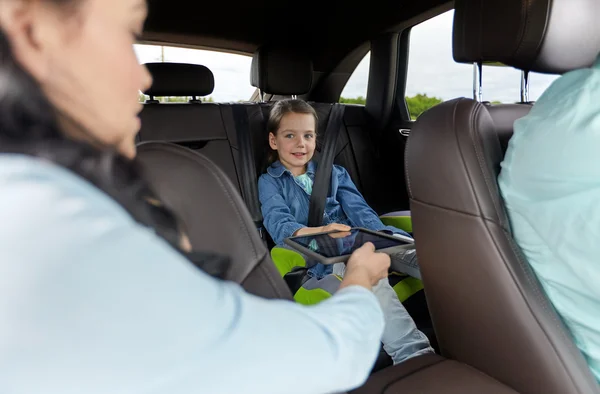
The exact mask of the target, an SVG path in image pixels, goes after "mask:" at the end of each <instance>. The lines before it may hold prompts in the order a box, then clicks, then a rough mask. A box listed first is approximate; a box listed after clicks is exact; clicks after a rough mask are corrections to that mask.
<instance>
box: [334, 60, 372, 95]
mask: <svg viewBox="0 0 600 394" xmlns="http://www.w3.org/2000/svg"><path fill="white" fill-rule="evenodd" d="M370 61H371V51H369V52H368V53H367V54H366V55H365V57H364V58H363V59H362V60H361V61H360V63H358V66H356V69H354V72H353V73H352V75H351V76H350V78H349V79H348V82H347V83H346V86H345V87H344V90H342V95H341V96H340V103H345V104H361V105H365V103H366V101H367V86H368V84H369V65H370Z"/></svg>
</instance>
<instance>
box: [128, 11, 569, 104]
mask: <svg viewBox="0 0 600 394" xmlns="http://www.w3.org/2000/svg"><path fill="white" fill-rule="evenodd" d="M453 15H454V11H453V10H451V11H448V12H446V13H444V14H442V15H439V16H437V17H435V18H432V19H430V20H428V21H425V22H423V23H421V24H420V25H417V26H415V27H413V29H412V31H411V40H410V55H409V68H408V77H407V86H406V95H407V96H414V95H416V94H419V93H421V94H427V95H428V96H435V97H439V98H441V99H443V100H450V99H453V98H456V97H460V96H464V97H472V95H473V66H472V65H468V64H458V63H455V62H454V60H453V59H452V18H453ZM135 50H136V53H137V55H138V59H139V61H140V62H141V63H149V62H157V61H161V56H162V50H161V47H160V46H152V45H136V46H135ZM251 60H252V59H251V58H250V57H249V56H244V55H238V54H231V53H223V52H215V51H205V50H197V49H186V48H175V47H164V61H167V62H179V63H192V64H202V65H204V66H206V67H208V68H209V69H210V70H211V71H212V72H213V73H214V75H215V91H214V92H213V94H212V97H213V99H214V100H215V101H217V102H218V101H237V100H248V99H249V98H250V96H251V95H252V93H253V92H254V88H253V87H252V86H251V85H250V64H251ZM368 72H369V54H367V55H366V56H365V58H364V59H363V60H362V61H361V62H360V63H359V65H358V67H357V68H356V70H355V71H354V73H353V74H352V76H351V77H350V79H349V80H348V83H347V85H346V87H345V88H344V91H343V92H342V97H347V98H352V97H358V96H363V97H364V96H366V92H367V80H368ZM556 78H557V76H554V75H543V74H536V73H533V74H531V75H530V95H529V98H530V100H537V99H538V98H539V96H540V95H541V94H542V93H543V92H544V90H545V89H546V88H547V87H548V86H549V85H550V83H552V81H554V80H555V79H556ZM520 84H521V73H520V71H518V70H515V69H513V68H510V67H491V66H486V67H484V70H483V99H484V100H488V101H495V100H497V101H501V102H505V103H510V102H517V101H519V100H520Z"/></svg>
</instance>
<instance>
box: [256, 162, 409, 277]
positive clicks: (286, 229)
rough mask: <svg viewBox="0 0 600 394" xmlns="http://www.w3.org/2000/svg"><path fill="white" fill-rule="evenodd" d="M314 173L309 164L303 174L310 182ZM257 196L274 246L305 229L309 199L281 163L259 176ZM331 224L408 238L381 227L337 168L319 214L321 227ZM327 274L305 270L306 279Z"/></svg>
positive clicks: (318, 267)
mask: <svg viewBox="0 0 600 394" xmlns="http://www.w3.org/2000/svg"><path fill="white" fill-rule="evenodd" d="M316 169H317V165H316V164H315V163H314V162H313V161H311V162H309V163H308V165H307V169H306V173H307V174H308V175H309V176H310V178H311V179H312V180H313V182H314V177H315V171H316ZM258 194H259V199H260V203H261V210H262V214H263V221H264V226H265V228H266V229H267V231H268V232H269V234H270V235H271V237H272V238H273V241H274V242H275V243H276V244H277V245H280V246H283V245H284V242H283V240H284V239H285V238H288V237H291V236H292V235H293V234H294V233H295V232H296V231H298V230H299V229H301V228H303V227H306V226H307V224H308V209H309V206H310V195H309V194H308V193H307V192H306V191H305V189H304V188H303V187H302V185H301V184H300V183H299V182H298V181H297V180H296V179H295V177H294V175H293V174H292V173H291V172H290V171H289V170H288V169H287V168H285V167H284V166H283V164H281V162H279V161H276V162H275V163H273V164H272V165H271V166H270V167H269V168H268V169H267V173H266V174H263V175H261V177H260V179H259V180H258ZM331 223H340V224H346V225H348V226H350V227H364V228H367V229H369V230H373V231H384V232H387V233H392V234H403V235H406V236H409V235H408V234H407V233H406V232H405V231H402V230H400V229H397V228H396V227H392V226H386V225H384V224H383V223H382V222H381V219H379V216H377V213H375V211H374V210H373V209H372V208H371V207H369V205H368V204H367V202H366V201H365V199H364V198H363V196H362V194H360V192H359V191H358V189H357V188H356V186H355V185H354V182H352V179H351V178H350V174H348V171H346V169H345V168H344V167H341V166H338V165H334V166H333V173H332V174H331V185H330V188H329V193H328V195H327V202H326V204H325V212H324V214H323V224H324V225H327V224H331ZM331 272H332V267H331V266H325V265H323V264H316V265H315V266H313V267H311V268H310V269H309V275H311V276H317V277H322V276H324V275H327V274H329V273H331Z"/></svg>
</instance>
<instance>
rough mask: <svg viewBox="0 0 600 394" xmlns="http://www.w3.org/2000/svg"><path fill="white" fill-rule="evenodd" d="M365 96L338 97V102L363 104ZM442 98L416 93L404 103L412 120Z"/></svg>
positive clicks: (438, 102)
mask: <svg viewBox="0 0 600 394" xmlns="http://www.w3.org/2000/svg"><path fill="white" fill-rule="evenodd" d="M366 101H367V100H366V98H365V97H363V96H358V97H355V98H348V97H340V103H343V104H361V105H365V103H366ZM442 101H443V100H442V99H440V98H438V97H429V96H427V95H426V94H417V95H416V96H413V97H407V98H406V105H408V112H409V113H410V116H411V118H412V119H413V120H415V119H417V118H418V117H419V115H421V114H422V113H423V112H425V111H427V110H428V109H429V108H431V107H433V106H435V105H438V104H440V103H441V102H442Z"/></svg>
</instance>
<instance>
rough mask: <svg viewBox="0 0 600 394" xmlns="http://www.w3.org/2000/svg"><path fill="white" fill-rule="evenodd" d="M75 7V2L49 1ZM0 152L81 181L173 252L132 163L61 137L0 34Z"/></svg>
mask: <svg viewBox="0 0 600 394" xmlns="http://www.w3.org/2000/svg"><path fill="white" fill-rule="evenodd" d="M51 1H53V2H54V3H55V4H57V5H61V6H62V5H75V4H76V3H78V2H80V1H81V0H51ZM0 153H20V154H25V155H29V156H34V157H39V158H43V159H45V160H49V161H52V162H54V163H55V164H57V165H60V166H62V167H65V168H68V169H69V170H71V171H72V172H74V173H76V174H78V175H79V176H81V177H82V178H85V179H86V180H88V181H89V182H91V183H92V184H94V185H95V186H96V187H98V188H99V189H100V190H102V191H104V192H105V193H106V194H108V195H109V196H110V197H112V198H113V199H115V200H116V201H117V202H118V203H119V204H121V205H122V206H123V207H124V208H125V209H126V210H127V211H128V212H129V213H130V214H131V216H132V217H133V218H134V219H135V220H136V221H138V222H139V223H141V224H143V225H145V226H148V227H152V228H154V230H155V231H156V232H157V233H158V234H159V235H161V236H162V237H163V238H165V239H166V240H167V241H169V242H170V243H171V244H172V245H173V246H175V247H177V248H179V245H180V244H179V242H180V232H179V228H178V221H177V219H176V217H175V216H174V215H173V213H172V212H171V211H170V210H168V209H167V208H165V207H164V206H162V205H161V204H151V203H148V201H156V200H157V198H156V196H155V194H154V193H153V191H152V190H151V188H150V187H149V185H148V183H147V182H146V181H145V180H144V179H143V177H142V175H141V171H140V166H139V164H138V162H137V161H136V160H129V159H127V158H125V157H124V156H122V155H120V154H118V153H117V152H115V151H112V150H100V149H98V148H95V147H93V146H92V145H90V144H87V143H85V142H78V141H75V140H72V139H69V138H67V137H66V136H65V135H64V134H63V133H62V132H61V130H60V128H59V124H58V121H57V111H56V109H55V108H54V107H53V106H52V105H51V103H50V102H49V100H48V99H47V98H46V96H45V95H44V93H43V92H42V89H41V87H40V86H39V84H38V83H37V82H36V81H35V80H34V78H33V77H32V76H31V75H29V74H28V73H27V72H26V71H25V70H24V69H23V68H22V67H21V66H20V65H19V64H18V62H17V61H16V60H15V58H14V55H13V54H12V51H11V47H10V43H9V41H8V38H7V37H6V35H5V34H4V33H3V32H2V29H0Z"/></svg>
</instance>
